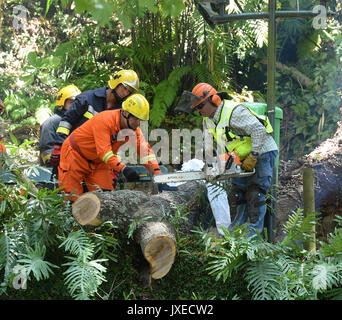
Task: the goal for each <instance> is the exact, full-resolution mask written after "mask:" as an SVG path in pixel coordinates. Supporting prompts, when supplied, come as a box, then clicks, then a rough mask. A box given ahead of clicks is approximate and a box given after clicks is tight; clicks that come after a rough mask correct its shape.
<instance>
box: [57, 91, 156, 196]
mask: <svg viewBox="0 0 342 320" xmlns="http://www.w3.org/2000/svg"><path fill="white" fill-rule="evenodd" d="M148 119H149V103H148V101H147V100H146V99H145V97H144V96H142V95H141V94H137V93H136V94H133V95H131V96H129V97H128V98H127V99H126V100H125V101H124V102H123V103H122V109H116V110H106V111H103V112H100V113H98V114H96V115H95V116H94V117H93V118H91V119H89V120H88V121H87V122H85V123H84V124H83V125H82V126H80V127H79V128H77V129H76V130H74V131H73V132H72V133H71V134H70V136H69V137H68V138H67V139H66V140H65V141H64V143H63V145H62V150H61V161H60V164H59V167H58V176H59V186H60V187H62V188H63V189H62V191H63V192H65V193H71V192H74V194H73V196H72V197H71V199H70V200H72V201H75V200H76V199H77V196H79V195H81V194H82V193H83V187H82V185H81V182H82V181H85V183H86V185H87V187H88V190H89V191H93V190H97V189H98V187H99V188H101V189H103V190H113V189H114V188H113V174H112V170H113V171H114V172H117V173H119V172H122V173H123V175H124V176H125V177H126V178H127V179H129V180H130V181H132V180H138V179H139V175H138V173H137V172H136V171H135V170H134V169H132V168H130V167H127V166H126V164H125V163H123V162H121V161H120V157H119V156H118V154H117V153H118V151H119V148H120V146H121V145H123V144H125V143H126V142H129V143H132V142H133V143H136V150H137V153H138V155H139V157H140V159H141V163H143V164H144V165H145V166H146V167H147V169H150V167H151V168H152V170H153V174H160V173H161V171H160V168H159V165H158V162H157V159H156V156H155V155H154V153H153V151H152V149H151V147H150V145H149V144H148V143H147V141H146V140H145V138H144V135H143V133H142V131H141V129H140V121H141V120H148ZM124 129H126V130H124ZM127 129H130V130H127ZM127 131H128V132H129V134H126V132H127ZM103 163H106V164H107V166H104V165H103Z"/></svg>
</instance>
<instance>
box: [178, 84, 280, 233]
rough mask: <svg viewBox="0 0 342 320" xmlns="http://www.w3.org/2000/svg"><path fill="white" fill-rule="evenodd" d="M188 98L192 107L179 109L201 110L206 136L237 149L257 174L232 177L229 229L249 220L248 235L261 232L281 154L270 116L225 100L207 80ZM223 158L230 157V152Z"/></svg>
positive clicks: (247, 168)
mask: <svg viewBox="0 0 342 320" xmlns="http://www.w3.org/2000/svg"><path fill="white" fill-rule="evenodd" d="M181 100H182V99H181ZM185 100H187V101H188V105H189V108H188V109H186V108H185V109H184V108H183V107H182V106H180V107H178V110H180V111H187V112H193V111H194V110H197V111H199V113H200V114H201V115H202V116H203V127H204V133H205V135H206V136H207V139H208V137H210V136H213V138H214V139H215V140H216V141H217V142H218V144H219V143H221V146H222V145H223V146H224V148H223V150H222V151H223V152H232V151H235V152H236V153H237V155H238V156H239V157H240V159H241V160H242V165H241V168H242V169H243V170H245V171H253V169H255V174H253V175H251V176H249V177H244V178H233V179H232V188H231V190H230V195H229V201H230V206H231V207H233V206H236V216H235V219H234V220H233V222H232V223H231V224H230V226H229V228H228V229H229V230H233V229H234V228H235V227H238V226H240V225H242V224H244V223H246V222H247V221H248V219H249V224H248V227H249V228H250V232H249V235H255V230H257V231H258V232H260V233H262V231H263V227H264V217H265V213H266V203H265V197H266V194H267V192H268V190H269V188H270V185H271V182H272V175H273V167H274V164H275V159H276V157H277V155H278V147H277V144H276V142H275V140H274V139H273V137H272V134H271V133H272V131H273V128H272V126H271V124H270V121H269V119H268V117H265V116H260V115H258V114H256V113H255V112H254V111H253V110H250V109H249V108H247V107H245V106H243V105H241V104H240V103H238V102H234V101H231V100H225V98H223V97H222V95H220V94H219V93H218V92H217V91H216V90H215V89H214V88H213V87H212V86H211V85H209V84H207V83H199V84H197V85H196V86H195V87H194V88H193V90H192V92H191V93H189V92H186V95H185V99H183V101H185ZM207 141H208V140H207ZM206 150H207V149H206ZM221 157H222V155H221V156H220V158H221ZM224 159H227V154H226V157H224Z"/></svg>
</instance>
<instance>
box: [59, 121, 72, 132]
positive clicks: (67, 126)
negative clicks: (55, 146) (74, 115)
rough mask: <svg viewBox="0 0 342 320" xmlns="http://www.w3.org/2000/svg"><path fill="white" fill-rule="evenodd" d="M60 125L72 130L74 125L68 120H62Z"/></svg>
mask: <svg viewBox="0 0 342 320" xmlns="http://www.w3.org/2000/svg"><path fill="white" fill-rule="evenodd" d="M59 127H63V128H67V129H69V130H71V128H72V125H71V123H69V122H68V121H61V122H60V123H59Z"/></svg>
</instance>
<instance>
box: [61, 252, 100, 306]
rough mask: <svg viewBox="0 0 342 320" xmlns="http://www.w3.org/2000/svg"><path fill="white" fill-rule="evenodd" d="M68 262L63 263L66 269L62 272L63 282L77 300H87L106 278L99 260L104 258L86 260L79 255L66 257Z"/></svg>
mask: <svg viewBox="0 0 342 320" xmlns="http://www.w3.org/2000/svg"><path fill="white" fill-rule="evenodd" d="M67 258H68V259H69V260H70V262H67V263H65V264H63V266H67V267H68V269H67V270H66V271H65V272H64V273H63V274H64V275H66V277H65V279H64V282H65V284H66V285H67V288H68V290H69V292H70V294H71V296H72V297H73V298H75V299H77V300H88V299H90V298H91V297H93V296H94V295H95V294H96V292H97V290H98V287H99V286H100V285H101V283H102V282H103V281H106V279H105V278H104V277H103V273H104V272H105V271H106V268H105V267H104V266H102V265H101V264H100V263H99V262H103V261H104V260H103V259H101V260H88V258H89V257H87V258H86V257H84V258H85V259H80V258H79V257H67Z"/></svg>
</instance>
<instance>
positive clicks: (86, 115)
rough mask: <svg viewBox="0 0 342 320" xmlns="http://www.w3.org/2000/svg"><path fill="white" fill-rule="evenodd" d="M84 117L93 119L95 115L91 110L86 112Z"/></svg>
mask: <svg viewBox="0 0 342 320" xmlns="http://www.w3.org/2000/svg"><path fill="white" fill-rule="evenodd" d="M83 117H86V118H87V119H91V118H92V117H93V115H92V114H91V113H90V112H88V111H87V112H86V113H85V114H84V115H83Z"/></svg>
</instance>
